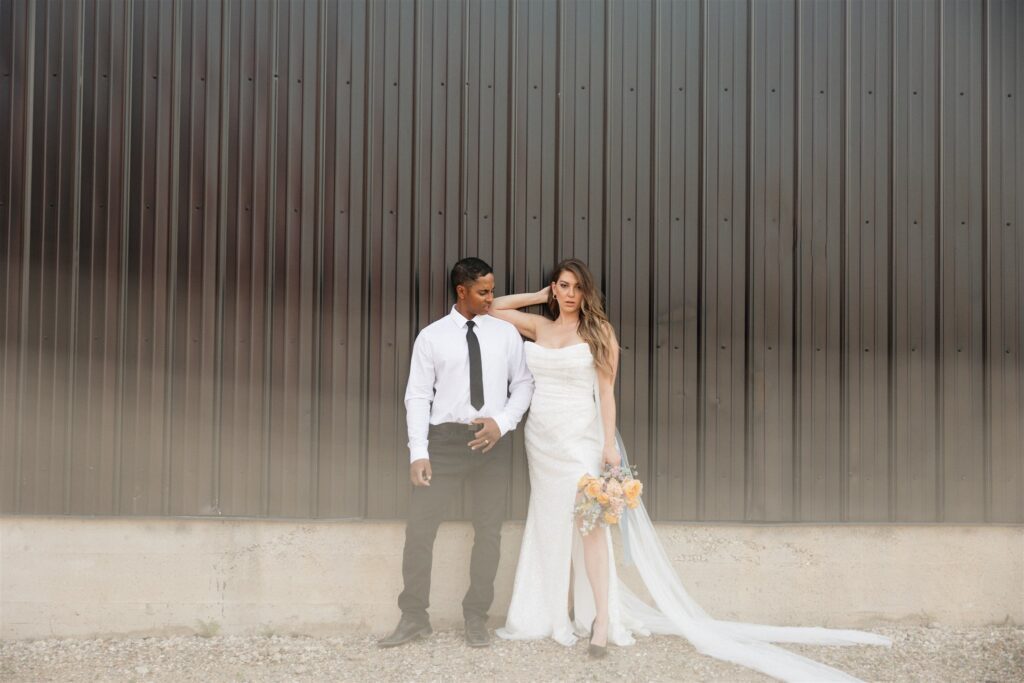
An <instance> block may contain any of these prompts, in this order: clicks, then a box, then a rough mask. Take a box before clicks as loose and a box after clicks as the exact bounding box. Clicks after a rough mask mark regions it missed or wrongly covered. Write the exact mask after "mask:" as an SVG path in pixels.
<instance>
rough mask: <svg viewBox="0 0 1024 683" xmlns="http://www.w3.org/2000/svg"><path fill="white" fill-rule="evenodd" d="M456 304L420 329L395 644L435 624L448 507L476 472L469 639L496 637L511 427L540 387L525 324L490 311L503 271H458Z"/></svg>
mask: <svg viewBox="0 0 1024 683" xmlns="http://www.w3.org/2000/svg"><path fill="white" fill-rule="evenodd" d="M451 285H452V289H453V291H454V294H455V299H456V302H455V306H454V307H453V308H452V310H451V312H450V313H449V314H448V315H446V316H445V317H444V318H442V319H440V320H437V321H435V322H434V323H432V324H430V325H428V326H427V327H425V328H424V329H423V330H422V331H421V332H420V334H419V336H418V337H417V338H416V343H415V345H414V346H413V350H412V363H411V365H410V368H409V383H408V385H407V386H406V390H405V409H406V424H407V427H408V430H409V460H410V463H411V464H410V465H409V478H410V479H411V480H412V485H413V489H412V499H411V501H410V504H409V520H408V523H407V524H406V527H405V552H404V554H403V557H402V578H403V579H404V580H405V590H403V591H402V594H401V595H399V596H398V607H399V608H400V609H401V610H402V618H401V620H400V621H399V622H398V626H397V627H396V628H395V630H394V631H393V632H392V633H391V635H389V636H387V637H386V638H383V639H381V640H380V641H378V645H380V646H381V647H394V646H396V645H401V644H403V643H407V642H409V641H410V640H415V639H416V638H420V637H422V636H427V635H430V634H431V633H432V630H431V628H430V619H429V618H428V616H427V607H428V606H429V604H430V599H429V598H430V568H431V563H432V561H433V552H434V537H435V536H436V535H437V527H438V525H439V524H440V523H441V518H442V517H443V516H444V512H445V510H446V509H447V508H448V506H449V503H450V502H451V500H452V498H453V497H455V496H456V495H458V493H459V491H460V489H461V487H462V483H463V482H464V481H466V480H467V479H468V480H469V481H470V483H471V486H472V487H473V493H472V496H473V510H472V519H473V531H474V537H473V551H472V556H471V558H470V563H469V577H470V583H469V591H467V592H466V597H465V599H464V600H463V601H462V613H463V616H464V617H465V620H466V643H467V644H469V645H470V646H472V647H485V646H487V645H490V642H491V637H490V634H489V632H488V630H487V610H488V608H490V606H491V602H492V601H493V599H494V576H495V574H496V573H497V571H498V556H499V551H500V545H501V523H502V522H503V521H504V520H505V505H506V498H507V493H508V479H509V475H510V472H511V458H512V453H511V447H510V442H509V440H508V439H505V440H504V441H503V440H502V437H503V436H504V435H505V433H506V432H508V431H509V430H512V429H514V428H515V427H516V425H517V424H519V420H520V419H521V418H522V417H523V413H525V412H526V409H527V408H528V407H529V405H530V398H531V397H532V396H533V377H532V376H531V375H530V371H529V370H528V369H527V367H526V360H525V358H524V357H523V342H522V339H521V338H520V337H519V333H518V332H516V329H515V327H513V326H512V325H510V324H509V323H507V322H504V321H502V320H498V319H497V318H492V317H490V316H489V315H487V312H488V310H490V306H491V302H492V301H493V300H494V274H493V272H492V270H491V267H490V266H489V265H487V264H486V263H485V262H484V261H481V260H480V259H478V258H465V259H462V260H461V261H459V262H458V263H456V264H455V267H454V268H452V272H451Z"/></svg>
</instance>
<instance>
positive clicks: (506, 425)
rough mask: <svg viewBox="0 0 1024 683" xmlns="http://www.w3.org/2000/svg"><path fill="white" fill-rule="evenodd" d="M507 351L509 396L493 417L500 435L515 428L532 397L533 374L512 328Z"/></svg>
mask: <svg viewBox="0 0 1024 683" xmlns="http://www.w3.org/2000/svg"><path fill="white" fill-rule="evenodd" d="M509 337H510V339H509V351H508V381H509V398H508V402H507V403H506V404H505V409H504V410H502V411H501V412H500V413H498V415H497V416H496V417H495V418H494V421H495V422H497V423H498V428H499V429H500V430H501V435H502V436H504V435H505V433H506V432H508V431H510V430H512V429H515V428H516V425H518V424H519V421H520V420H521V419H523V414H524V413H525V412H526V409H527V408H529V407H530V399H532V398H533V375H532V374H531V373H530V369H529V368H528V367H527V365H526V356H525V355H524V354H523V340H522V339H520V338H519V333H518V332H516V331H515V330H514V329H513V330H510V331H509Z"/></svg>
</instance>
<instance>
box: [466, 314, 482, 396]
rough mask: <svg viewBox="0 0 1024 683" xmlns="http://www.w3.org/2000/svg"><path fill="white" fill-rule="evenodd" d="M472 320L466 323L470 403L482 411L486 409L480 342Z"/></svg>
mask: <svg viewBox="0 0 1024 683" xmlns="http://www.w3.org/2000/svg"><path fill="white" fill-rule="evenodd" d="M474 325H476V323H474V322H473V321H472V320H470V321H469V322H467V323H466V327H467V328H468V331H467V332H466V344H467V345H468V346H469V402H470V403H471V404H472V405H473V407H474V408H476V409H477V410H480V409H481V408H483V407H484V377H483V370H481V368H480V340H478V339H477V338H476V334H475V333H474V332H473V327H474Z"/></svg>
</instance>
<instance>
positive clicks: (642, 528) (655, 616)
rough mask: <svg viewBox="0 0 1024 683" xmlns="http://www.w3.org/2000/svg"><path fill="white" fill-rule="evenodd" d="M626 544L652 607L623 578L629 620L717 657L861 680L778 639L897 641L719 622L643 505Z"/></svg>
mask: <svg viewBox="0 0 1024 683" xmlns="http://www.w3.org/2000/svg"><path fill="white" fill-rule="evenodd" d="M615 436H616V442H617V445H618V448H619V452H620V453H621V454H622V459H623V462H624V463H628V460H627V454H626V448H625V446H624V445H623V443H622V438H621V436H620V435H619V433H618V432H617V431H616V434H615ZM620 528H621V530H622V544H623V550H624V553H625V556H626V557H627V558H629V559H630V560H631V561H632V563H633V564H634V565H635V566H636V570H637V573H638V574H639V575H640V578H641V579H642V580H643V583H644V586H645V587H646V588H647V592H648V593H649V594H650V596H651V599H652V600H653V601H654V606H651V605H649V604H647V603H646V602H644V601H643V600H641V599H640V598H639V597H637V596H636V595H635V594H634V593H633V592H632V591H630V590H629V588H628V587H627V586H626V585H625V584H624V583H623V582H622V580H621V579H620V580H619V584H618V590H619V599H620V604H621V609H622V614H623V617H624V621H628V622H634V623H635V622H639V623H640V624H642V625H643V627H644V629H646V630H649V631H650V632H652V633H661V634H670V635H678V636H682V637H684V638H686V639H687V640H689V641H690V643H692V644H693V646H694V647H695V648H696V649H697V650H698V651H699V652H702V653H704V654H706V655H709V656H711V657H715V658H716V659H721V660H725V661H728V662H732V663H734V664H739V665H741V666H745V667H749V668H751V669H755V670H757V671H761V672H763V673H765V674H768V675H769V676H773V677H775V678H778V679H781V680H784V681H856V680H858V679H856V678H854V677H852V676H850V675H848V674H846V673H844V672H842V671H840V670H839V669H835V668H833V667H831V666H828V665H826V664H822V663H820V662H816V661H814V660H812V659H808V658H807V657H803V656H801V655H798V654H796V653H794V652H790V651H788V650H785V649H783V648H781V647H777V646H775V645H772V643H807V644H815V645H884V646H889V645H891V644H892V643H891V641H890V640H889V639H888V638H885V637H884V636H879V635H876V634H873V633H866V632H864V631H854V630H844V629H830V628H820V627H797V626H764V625H761V624H745V623H740V622H734V621H719V620H716V619H713V618H712V617H711V616H709V615H708V614H707V613H706V612H705V611H704V610H703V609H701V607H700V605H698V604H697V603H696V602H694V600H693V598H691V597H690V596H689V594H688V593H687V592H686V589H685V588H684V587H683V583H682V581H681V580H680V579H679V575H678V574H676V571H675V568H674V567H673V566H672V563H671V561H670V560H669V558H668V556H667V555H666V554H665V550H664V548H663V547H662V545H661V541H660V540H659V539H658V534H657V532H656V531H655V529H654V525H653V524H652V523H651V518H650V517H649V516H648V515H647V510H646V509H645V507H644V504H643V502H642V501H641V503H640V505H639V506H638V507H637V508H635V509H632V510H627V511H626V514H625V516H624V519H623V522H622V524H621V525H620Z"/></svg>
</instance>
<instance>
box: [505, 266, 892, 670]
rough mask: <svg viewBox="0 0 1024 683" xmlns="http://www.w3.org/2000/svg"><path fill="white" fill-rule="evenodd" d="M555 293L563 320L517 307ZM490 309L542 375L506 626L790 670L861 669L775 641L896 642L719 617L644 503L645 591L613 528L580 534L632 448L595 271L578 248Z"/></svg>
mask: <svg viewBox="0 0 1024 683" xmlns="http://www.w3.org/2000/svg"><path fill="white" fill-rule="evenodd" d="M545 303H546V304H547V305H548V307H549V309H550V310H551V312H552V314H553V317H554V319H553V320H549V319H548V318H545V317H544V316H540V315H534V314H529V313H523V312H521V311H518V310H516V309H519V308H523V307H526V306H533V305H537V304H545ZM490 314H491V315H493V316H494V317H496V318H501V319H503V320H506V321H508V322H510V323H512V324H513V325H515V326H516V328H517V329H518V330H519V332H520V334H522V335H523V336H524V337H526V338H527V339H529V340H530V341H527V342H526V346H525V355H526V361H527V364H528V365H529V367H530V370H531V371H532V372H533V375H534V381H535V390H534V394H533V402H532V403H531V405H530V416H529V419H528V421H527V423H526V429H525V438H526V453H527V459H528V462H529V470H530V486H531V494H530V504H529V510H528V512H527V518H526V528H525V530H524V532H523V541H522V547H521V549H520V552H519V564H518V566H517V568H516V576H515V583H514V586H513V589H512V601H511V604H510V605H509V608H508V617H507V621H506V623H505V626H504V628H501V629H499V630H498V631H497V634H498V636H499V637H501V638H506V639H515V640H525V639H540V638H552V639H554V640H555V641H557V642H559V643H561V644H562V645H566V646H568V645H572V644H574V643H575V642H576V636H577V634H587V633H589V637H590V644H589V647H588V652H589V653H590V655H591V656H592V657H603V656H605V654H606V653H607V645H608V643H611V644H614V645H619V646H626V645H632V644H633V643H634V642H635V641H634V639H633V637H634V635H649V634H651V633H661V634H673V635H679V636H683V637H685V638H686V639H688V640H689V641H690V642H691V643H692V644H693V645H694V647H695V648H697V650H698V651H700V652H702V653H704V654H707V655H710V656H712V657H716V658H718V659H722V660H726V661H729V662H733V663H736V664H740V665H742V666H747V667H750V668H752V669H756V670H758V671H761V672H764V673H766V674H768V675H770V676H774V677H776V678H779V679H782V680H789V681H810V680H813V681H820V680H856V679H854V678H852V677H850V676H848V675H847V674H844V673H843V672H842V671H839V670H838V669H834V668H832V667H829V666H827V665H825V664H821V663H819V662H815V661H813V660H810V659H807V658H806V657H802V656H800V655H797V654H795V653H792V652H789V651H788V650H784V649H782V648H780V647H777V646H775V645H771V643H772V642H788V643H813V644H832V645H850V644H874V645H889V640H888V639H887V638H884V637H882V636H877V635H874V634H870V633H864V632H862V631H849V630H836V629H826V628H813V627H806V628H804V627H784V626H762V625H758V624H743V623H738V622H727V621H717V620H715V619H713V618H712V617H710V616H708V614H707V613H705V612H704V611H703V610H702V609H701V608H700V606H699V605H697V603H695V602H694V601H693V600H692V599H691V598H690V596H689V595H688V594H687V592H686V590H685V589H684V588H683V585H682V582H681V581H680V579H679V576H678V575H677V574H676V572H675V569H674V568H673V567H672V564H671V562H670V561H669V559H668V557H667V555H666V554H665V551H664V549H663V548H662V546H661V542H660V541H659V540H658V537H657V533H656V532H655V530H654V526H653V525H652V524H651V521H650V518H649V517H648V516H647V513H646V511H645V509H644V507H643V505H641V506H640V507H638V508H637V509H635V510H628V511H627V512H626V515H625V516H624V518H623V522H622V524H621V527H622V536H623V539H622V542H623V547H624V551H625V552H626V554H628V555H630V556H631V558H632V561H633V563H634V564H635V565H636V569H637V573H638V574H639V575H640V578H641V579H642V580H643V583H644V587H645V588H646V589H647V592H648V593H649V594H650V596H651V599H652V601H653V602H654V606H651V605H649V604H648V603H646V602H644V601H643V600H641V599H640V598H639V597H637V596H636V595H634V594H633V593H632V592H631V591H630V590H629V588H627V587H626V585H625V584H624V583H622V582H621V581H620V580H619V578H618V575H617V573H616V570H615V558H614V554H613V551H612V543H611V533H610V531H609V529H607V528H601V527H598V528H595V529H594V531H592V532H591V533H589V534H587V535H586V536H581V535H580V533H579V531H578V530H577V529H576V527H575V525H574V523H573V506H574V501H575V496H576V484H577V482H578V481H579V479H580V477H581V476H582V475H583V474H587V473H589V474H592V475H595V476H596V475H598V474H600V472H601V470H602V469H603V466H604V465H605V464H608V465H618V464H619V463H620V459H621V458H622V455H623V454H624V453H625V451H624V449H622V448H621V441H618V440H617V434H616V430H615V398H614V384H615V373H616V368H617V366H618V360H619V347H618V343H617V341H616V338H615V332H614V330H613V329H612V326H611V324H610V323H609V322H608V318H607V317H606V316H605V313H604V308H603V306H602V304H601V297H600V295H599V293H598V291H597V289H596V288H595V287H594V281H593V277H592V276H591V274H590V271H589V270H588V269H587V266H586V264H584V263H583V262H582V261H580V260H578V259H568V260H565V261H563V262H561V263H559V264H558V266H556V267H555V270H554V275H553V277H552V282H551V285H550V286H548V287H545V288H544V289H542V290H541V291H539V292H536V293H534V294H515V295H511V296H503V297H500V298H497V299H495V300H494V303H493V304H492V306H491V311H490ZM581 568H583V569H582V570H581ZM570 573H571V574H572V579H571V581H572V584H573V589H572V593H573V597H572V600H573V613H574V618H573V619H570V614H569V609H568V604H569V591H570Z"/></svg>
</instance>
